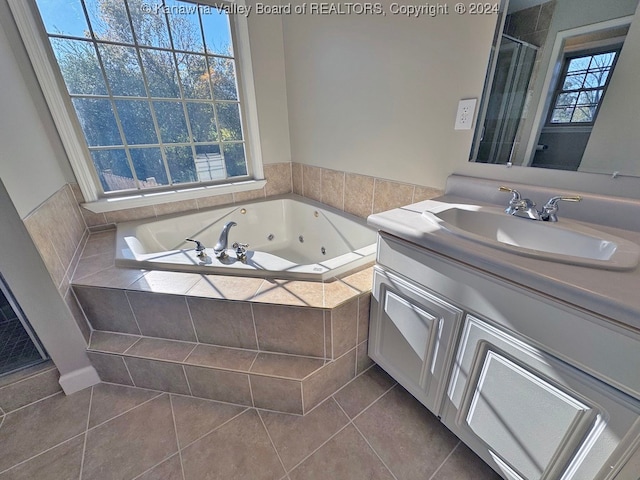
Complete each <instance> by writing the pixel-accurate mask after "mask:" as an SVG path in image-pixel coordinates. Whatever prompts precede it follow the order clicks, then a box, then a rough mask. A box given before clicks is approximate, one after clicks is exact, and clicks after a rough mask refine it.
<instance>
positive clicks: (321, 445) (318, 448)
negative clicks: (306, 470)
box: [288, 417, 351, 473]
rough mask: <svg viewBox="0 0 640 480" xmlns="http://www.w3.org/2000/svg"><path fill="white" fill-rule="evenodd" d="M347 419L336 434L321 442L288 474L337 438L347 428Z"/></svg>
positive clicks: (348, 423)
mask: <svg viewBox="0 0 640 480" xmlns="http://www.w3.org/2000/svg"><path fill="white" fill-rule="evenodd" d="M348 420H349V417H347V423H346V424H345V425H344V426H342V427H340V428H339V429H338V431H336V433H334V434H333V435H331V436H330V437H329V438H327V439H326V440H325V441H324V442H322V443H321V444H320V445H319V446H318V447H317V448H316V449H315V450H313V451H312V452H311V453H309V455H307V456H306V457H304V458H303V459H302V460H300V461H299V462H298V463H296V464H295V465H294V466H293V467H291V470H289V472H288V473H291V472H293V471H294V470H295V469H296V468H298V467H299V466H300V465H302V464H303V463H304V462H305V461H306V460H307V459H308V458H309V457H311V456H312V455H314V454H315V453H316V452H317V451H318V450H320V449H321V448H322V447H324V446H325V445H326V444H327V443H329V442H330V441H331V440H333V439H334V438H335V437H337V436H338V435H339V434H340V433H341V432H342V431H343V430H344V429H345V428H347V427H348V426H349V425H350V424H351V422H349V421H348Z"/></svg>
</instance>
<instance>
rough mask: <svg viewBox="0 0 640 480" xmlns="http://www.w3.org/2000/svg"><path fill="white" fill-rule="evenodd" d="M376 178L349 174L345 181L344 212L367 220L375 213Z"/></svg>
mask: <svg viewBox="0 0 640 480" xmlns="http://www.w3.org/2000/svg"><path fill="white" fill-rule="evenodd" d="M373 187H374V178H373V177H365V176H364V175H357V174H355V173H347V174H346V175H345V179H344V210H345V212H349V213H352V214H354V215H357V216H358V217H362V218H367V217H368V216H369V215H371V213H373Z"/></svg>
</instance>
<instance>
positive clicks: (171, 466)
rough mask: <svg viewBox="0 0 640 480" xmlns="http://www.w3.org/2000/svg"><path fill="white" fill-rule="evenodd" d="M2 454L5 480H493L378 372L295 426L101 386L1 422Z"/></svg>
mask: <svg viewBox="0 0 640 480" xmlns="http://www.w3.org/2000/svg"><path fill="white" fill-rule="evenodd" d="M27 424H28V425H29V428H25V425H27ZM0 444H2V445H3V449H2V452H0V479H2V480H5V479H22V478H37V479H39V480H60V479H62V478H74V479H80V480H89V479H100V480H104V479H110V478H114V479H115V478H118V479H122V480H133V479H138V480H149V479H155V478H165V479H172V480H173V479H176V480H177V479H181V480H207V479H229V478H233V479H238V480H260V479H264V480H299V479H305V480H315V479H326V478H336V479H338V478H348V479H350V480H370V479H396V480H413V479H421V480H423V479H425V480H426V479H430V480H467V479H469V480H470V479H474V480H494V479H498V478H499V477H498V476H497V475H496V474H495V473H493V472H492V471H491V470H490V468H489V467H488V466H487V465H486V464H484V463H483V462H482V461H481V460H480V459H479V458H478V457H477V456H475V454H473V453H472V452H471V451H470V450H469V449H467V448H466V447H465V446H464V445H463V444H462V443H461V442H459V441H458V440H457V438H455V437H454V436H453V435H452V434H451V433H450V432H449V431H448V430H447V429H446V428H445V427H444V426H443V425H442V424H441V423H440V422H439V421H438V420H437V419H436V417H434V416H433V415H432V414H431V413H429V412H428V411H427V410H426V409H425V408H424V407H422V405H420V404H419V403H418V402H417V401H416V400H415V399H414V398H413V397H411V396H410V395H409V394H408V393H407V392H406V391H405V390H404V389H403V388H402V387H400V386H399V385H397V384H395V382H394V381H393V379H391V378H390V377H389V376H388V375H386V374H385V373H384V372H383V371H382V370H380V369H379V368H378V367H372V368H370V369H369V370H367V371H366V372H365V373H364V374H362V375H360V376H358V377H356V378H355V379H354V380H353V381H351V382H350V383H349V384H347V385H346V386H345V387H344V388H342V389H341V390H339V391H338V392H337V393H335V394H334V395H332V396H330V397H329V398H327V399H326V400H325V401H324V402H322V403H321V404H320V405H318V407H316V408H315V409H314V410H312V411H311V412H310V413H309V414H308V415H306V416H304V417H301V416H297V415H288V414H283V413H276V412H270V411H267V410H261V409H256V408H252V407H243V406H238V405H230V404H227V403H220V402H215V401H211V400H203V399H197V398H193V397H188V396H183V395H179V394H174V393H164V392H158V391H154V390H148V389H141V388H135V387H124V386H121V385H113V384H108V383H102V384H98V385H95V386H94V387H91V389H87V390H84V391H81V392H78V393H75V394H73V395H70V396H64V395H63V394H60V393H58V394H53V395H51V396H49V397H47V398H45V399H43V400H40V401H37V402H35V403H31V404H29V405H26V406H24V407H22V408H20V409H17V410H14V411H11V412H7V413H6V415H4V418H3V421H2V423H1V424H0Z"/></svg>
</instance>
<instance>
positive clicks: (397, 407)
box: [354, 385, 458, 480]
mask: <svg viewBox="0 0 640 480" xmlns="http://www.w3.org/2000/svg"><path fill="white" fill-rule="evenodd" d="M354 423H355V425H356V426H357V427H358V429H359V430H360V431H361V432H362V434H363V435H364V436H365V438H366V439H367V440H368V441H369V443H370V444H371V446H372V447H373V448H374V449H375V451H376V452H377V453H378V455H380V458H382V460H383V461H384V462H385V464H386V465H387V466H388V467H389V468H390V469H391V471H392V472H393V474H394V475H395V476H396V477H397V478H398V480H403V479H406V480H410V479H425V478H429V477H430V476H431V475H432V474H433V473H434V472H435V471H436V470H437V469H438V467H439V466H440V465H442V462H444V460H445V459H446V458H447V455H449V454H450V453H451V451H452V450H453V449H454V447H455V446H456V445H457V443H458V439H457V438H456V436H455V435H453V434H452V433H451V432H450V431H449V430H447V428H446V427H445V426H444V425H442V423H440V421H438V419H437V418H436V417H435V416H434V415H433V414H431V413H430V412H429V411H428V410H427V409H426V408H424V406H422V405H421V404H420V403H419V402H418V401H417V400H416V399H415V398H413V397H412V396H411V395H410V394H409V393H407V391H406V390H404V389H403V388H402V387H400V386H399V385H397V386H396V387H394V388H393V389H392V390H390V391H389V392H387V393H386V394H385V395H384V396H383V397H382V398H381V399H380V400H378V401H377V402H376V403H374V404H373V405H372V406H371V407H369V408H368V409H367V410H366V411H365V412H364V413H363V414H362V415H360V416H359V417H358V418H356V419H355V420H354Z"/></svg>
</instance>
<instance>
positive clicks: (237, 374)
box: [87, 331, 366, 415]
mask: <svg viewBox="0 0 640 480" xmlns="http://www.w3.org/2000/svg"><path fill="white" fill-rule="evenodd" d="M358 349H360V351H361V352H362V351H363V349H364V352H366V342H363V344H362V345H358V346H355V347H354V348H352V349H350V350H348V351H347V352H345V353H344V354H343V355H341V356H340V357H338V358H336V359H325V358H318V357H309V356H301V355H291V354H283V353H274V352H267V351H260V350H254V349H243V348H229V347H222V346H215V345H209V344H203V343H198V342H185V341H178V340H167V339H160V338H152V337H145V336H139V335H125V334H120V333H113V332H105V331H93V332H92V335H91V339H90V343H89V347H88V349H87V354H88V355H89V358H90V359H91V361H92V363H93V364H94V366H95V367H96V370H97V371H98V374H99V375H100V378H101V379H102V380H103V381H105V382H109V383H118V384H123V385H133V386H137V387H141V388H148V389H154V390H160V391H165V392H170V393H177V394H183V395H190V396H194V397H201V398H207V399H211V400H218V401H222V402H228V403H234V404H239V405H245V406H253V407H256V408H263V409H267V410H274V411H278V412H285V413H293V414H298V415H303V414H305V413H306V412H308V411H310V410H311V409H312V408H314V407H315V406H316V405H318V404H319V403H320V402H321V401H322V400H324V399H325V398H326V397H328V396H329V395H332V394H333V393H335V392H336V391H337V390H338V389H340V388H341V387H342V386H343V385H345V384H346V383H347V382H349V381H350V380H351V379H353V378H354V377H355V375H356V372H357V370H358V356H359V355H358V354H357V351H358Z"/></svg>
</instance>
